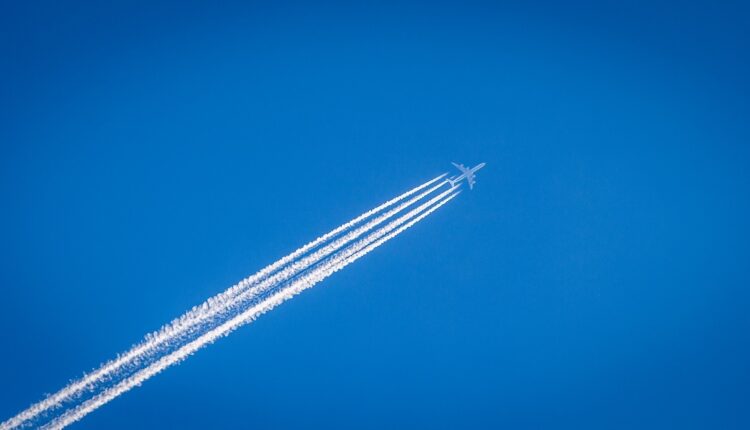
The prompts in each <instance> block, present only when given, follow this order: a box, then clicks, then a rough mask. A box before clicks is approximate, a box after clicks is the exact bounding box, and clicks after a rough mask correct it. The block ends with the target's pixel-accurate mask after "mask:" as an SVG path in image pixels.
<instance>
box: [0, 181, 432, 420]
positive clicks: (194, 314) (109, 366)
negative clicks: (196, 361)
mask: <svg viewBox="0 0 750 430" xmlns="http://www.w3.org/2000/svg"><path fill="white" fill-rule="evenodd" d="M444 177H445V174H442V175H440V176H438V177H436V178H434V179H432V180H430V181H428V182H425V183H424V184H422V185H419V186H417V187H415V188H413V189H411V190H409V191H407V192H405V193H403V194H401V195H399V196H398V197H396V198H394V199H391V200H389V201H387V202H385V203H383V204H381V205H380V206H378V207H376V208H374V209H372V210H369V211H367V212H365V213H363V214H362V215H360V216H358V217H356V218H354V219H352V220H351V221H348V222H346V223H344V224H342V225H340V226H339V227H337V228H335V229H333V230H331V231H330V232H328V233H326V234H324V235H323V236H320V237H319V238H317V239H315V240H314V241H312V242H310V243H308V244H306V245H304V246H302V247H301V248H299V249H297V250H295V251H294V252H292V253H291V254H288V255H287V256H285V257H283V258H281V259H279V260H277V261H276V262H274V263H272V264H270V265H268V266H266V267H265V268H263V269H261V270H260V271H258V272H257V273H255V274H254V275H252V276H249V277H248V278H245V279H244V280H242V281H240V282H239V283H237V284H236V285H234V286H232V287H230V288H229V289H227V290H226V291H224V292H223V293H220V294H218V295H216V296H214V297H212V298H210V299H208V300H207V301H206V302H205V303H203V304H202V305H198V306H195V307H193V308H192V309H191V310H190V311H188V312H187V313H185V314H184V315H182V316H181V317H179V318H177V319H175V320H173V321H172V322H170V323H168V324H167V325H165V326H164V327H162V328H161V329H160V330H159V331H157V332H154V333H150V334H148V335H147V336H146V338H145V340H144V341H143V342H141V343H139V344H137V345H135V346H134V347H133V348H131V349H130V350H128V351H127V352H125V353H124V354H121V355H118V357H117V358H115V359H114V360H111V361H109V362H107V363H105V364H103V365H102V366H100V367H99V368H98V369H96V370H95V371H93V372H91V373H89V374H87V375H85V376H84V377H83V378H81V379H79V380H77V381H73V382H72V383H70V384H69V385H68V386H66V387H65V388H63V389H62V390H60V391H58V392H57V393H54V394H52V395H50V396H48V397H47V398H46V399H44V400H43V401H41V402H38V403H36V404H34V405H32V406H30V407H29V408H27V409H26V410H24V411H23V412H21V413H19V414H18V415H16V416H15V417H13V418H11V419H9V420H7V421H5V422H3V423H2V424H0V430H10V429H13V428H16V427H18V426H19V425H21V424H23V423H24V422H26V421H29V420H32V419H34V418H36V417H38V416H39V415H41V414H44V413H46V412H47V411H50V410H52V409H56V408H59V407H61V406H62V404H63V403H65V402H66V401H70V400H73V399H75V398H77V397H79V396H80V395H81V394H82V393H84V392H85V391H87V390H90V389H93V388H94V387H95V386H96V384H99V383H102V382H106V381H108V380H109V379H111V378H112V377H113V376H114V375H116V374H117V372H119V371H121V370H123V369H125V368H127V367H129V366H133V365H135V364H137V363H138V362H139V361H140V359H142V358H144V357H147V356H149V355H151V354H153V353H154V352H156V351H157V350H158V349H159V348H160V347H164V346H165V345H166V346H169V344H170V343H171V342H173V341H175V340H178V339H179V338H178V336H180V335H181V334H185V332H186V331H188V330H189V329H191V328H192V327H194V326H195V325H196V324H200V323H201V322H204V321H205V320H206V319H209V318H211V317H214V316H216V315H217V314H219V313H221V312H224V311H226V310H227V309H229V308H230V307H231V306H233V304H235V303H236V300H235V298H236V297H237V296H238V295H239V296H241V297H242V298H243V299H245V300H247V299H248V298H252V297H253V296H254V295H257V294H258V293H260V292H262V291H264V290H265V289H268V288H269V287H270V286H272V284H273V283H272V282H266V281H267V279H266V278H268V277H269V275H270V274H272V273H273V272H275V271H277V270H278V269H279V268H281V267H283V266H285V265H287V264H289V263H290V262H292V261H294V260H296V259H297V258H299V257H300V256H302V255H304V254H305V253H307V252H309V251H310V250H312V249H315V248H316V247H317V246H319V245H321V244H323V243H325V242H326V241H328V240H330V239H331V238H334V237H336V235H338V234H340V233H342V232H344V231H346V230H348V229H351V228H352V227H354V226H356V225H357V224H359V223H361V222H362V221H364V220H366V219H367V218H369V217H371V216H373V215H375V214H377V213H379V212H382V211H383V210H385V209H387V208H389V207H391V206H393V205H395V204H396V203H398V202H400V201H402V200H404V199H406V198H408V197H410V196H412V195H414V194H416V193H418V192H419V191H421V190H423V189H425V188H427V187H429V186H430V185H432V184H434V183H436V182H437V181H439V180H440V179H442V178H444ZM444 184H445V182H442V183H440V184H439V185H437V186H434V187H432V188H431V189H430V190H428V191H427V192H423V193H421V194H420V195H419V196H418V197H416V198H413V199H411V200H409V201H408V202H407V203H404V204H401V205H400V206H398V207H397V208H396V209H394V210H391V211H389V212H388V213H387V214H386V215H383V216H380V217H378V218H376V219H374V220H372V221H370V222H368V223H367V224H366V225H365V227H367V228H365V227H360V228H358V229H357V230H356V231H357V232H358V234H351V233H350V234H347V235H346V236H344V237H342V238H340V239H339V240H337V241H336V242H335V243H337V246H335V247H332V246H330V245H329V246H328V247H325V248H324V249H325V250H327V252H326V253H324V252H321V251H322V250H319V251H317V252H316V253H314V255H316V256H317V259H307V260H305V261H306V262H307V265H304V264H298V263H294V264H293V265H292V266H294V270H291V268H286V269H284V270H282V271H281V272H283V274H282V275H279V274H277V275H279V276H277V275H274V276H275V277H272V278H273V279H274V282H280V281H283V280H286V279H289V278H290V277H291V276H294V275H295V274H296V273H299V271H301V270H304V269H306V268H307V267H309V265H310V264H314V263H315V262H316V261H318V260H320V259H322V258H324V257H325V255H326V254H327V253H330V252H333V251H335V250H336V249H338V248H340V247H342V246H344V245H345V244H346V243H347V242H348V241H351V240H354V239H356V238H357V237H358V236H359V235H361V234H364V233H365V232H367V231H368V230H369V229H371V228H373V227H374V226H376V225H378V224H380V223H382V222H384V221H385V220H387V219H388V218H390V217H391V216H393V215H394V214H395V213H397V212H399V211H401V210H403V209H404V208H406V207H408V206H409V205H411V204H413V203H414V202H416V201H418V200H419V199H421V198H423V197H424V196H425V195H429V194H430V193H431V192H432V191H434V190H435V189H437V188H439V187H440V186H442V185H444ZM376 221H377V222H376ZM368 226H369V227H368ZM343 239H347V240H343ZM264 279H266V281H263V280H264ZM260 281H263V282H261V285H259V286H256V284H258V283H259V282H260ZM251 287H254V288H251ZM248 289H250V291H249V292H248V291H247V290H248Z"/></svg>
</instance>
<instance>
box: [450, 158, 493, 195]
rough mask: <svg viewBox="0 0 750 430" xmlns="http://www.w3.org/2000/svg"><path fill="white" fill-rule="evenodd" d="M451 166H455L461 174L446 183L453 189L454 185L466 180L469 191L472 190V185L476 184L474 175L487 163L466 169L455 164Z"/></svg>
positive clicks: (461, 165)
mask: <svg viewBox="0 0 750 430" xmlns="http://www.w3.org/2000/svg"><path fill="white" fill-rule="evenodd" d="M452 164H453V165H454V166H456V167H457V168H458V170H460V171H461V174H460V175H458V176H454V177H452V178H449V179H448V182H449V183H450V184H451V187H455V186H456V184H458V183H459V182H461V181H462V180H464V179H466V182H468V183H469V189H470V190H471V189H473V188H474V184H475V183H476V178H475V176H476V175H475V174H476V173H477V171H478V170H479V169H481V168H482V167H484V165H485V164H487V163H479V164H477V165H476V166H474V167H466V166H464V165H463V164H456V163H452Z"/></svg>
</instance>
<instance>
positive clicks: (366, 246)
mask: <svg viewBox="0 0 750 430" xmlns="http://www.w3.org/2000/svg"><path fill="white" fill-rule="evenodd" d="M453 191H454V190H453V189H450V190H448V191H445V192H443V193H442V194H440V195H438V196H437V197H435V198H433V199H432V200H430V201H429V202H427V203H425V204H423V205H421V206H420V207H418V208H416V209H414V210H412V211H411V212H409V213H407V214H406V215H404V216H402V217H400V218H399V219H397V220H395V221H392V222H391V223H389V224H388V225H387V226H385V227H382V228H381V229H379V230H377V231H376V232H375V233H372V234H370V235H369V236H367V237H366V238H365V239H362V240H360V241H358V242H356V243H355V244H353V245H351V246H349V247H348V248H346V249H344V250H342V251H339V252H338V253H336V254H335V256H334V257H332V258H331V259H330V260H328V261H326V262H325V263H323V264H322V265H320V266H319V267H316V268H315V269H313V270H312V271H310V272H309V273H307V274H304V275H302V276H300V277H299V278H297V279H295V280H294V282H292V283H291V284H290V285H289V286H287V287H286V288H283V289H281V290H280V291H278V292H276V293H274V294H272V295H271V296H269V297H267V298H265V299H264V300H262V301H261V302H259V303H257V304H255V305H254V306H252V307H250V308H248V309H246V310H245V311H243V312H242V313H240V314H238V315H236V316H235V317H233V318H232V319H230V320H228V321H226V322H225V323H223V324H222V325H220V326H218V327H216V328H214V329H212V330H209V331H208V332H206V333H204V334H203V335H201V336H200V337H198V338H197V339H195V340H193V341H191V342H190V343H188V344H186V345H184V346H183V347H181V348H179V349H177V350H176V351H174V352H172V353H171V354H169V355H167V356H164V357H162V358H161V359H159V360H158V361H156V362H154V363H153V364H151V365H149V366H148V367H146V368H144V369H142V370H140V371H138V372H136V373H135V374H133V375H131V376H130V377H128V378H126V379H124V380H123V381H121V382H120V383H118V384H116V385H115V386H113V387H110V388H108V389H107V390H105V391H103V392H102V393H100V394H99V395H96V396H94V397H92V398H91V399H89V400H87V401H85V402H83V403H82V404H81V405H79V406H78V407H76V408H75V409H72V410H69V411H67V412H65V413H64V414H62V415H60V416H59V417H58V418H56V419H55V420H53V421H51V422H50V423H48V424H47V425H45V426H43V427H42V428H44V429H48V430H56V429H62V428H64V427H66V426H68V425H70V424H72V423H74V422H76V421H78V420H80V419H81V418H83V417H84V416H86V415H88V414H89V413H91V412H93V411H94V410H96V409H97V408H99V407H101V406H103V405H104V404H106V403H108V402H110V401H111V400H113V399H114V398H116V397H117V396H119V395H121V394H123V393H125V392H127V391H129V390H130V389H132V388H134V387H136V386H138V385H140V384H142V383H143V382H144V381H146V380H147V379H149V378H151V377H152V376H154V375H156V374H158V373H159V372H161V371H163V370H164V369H166V368H167V367H169V366H171V365H173V364H176V363H179V362H180V361H182V360H184V359H185V358H187V357H188V356H190V355H191V354H193V353H195V352H196V351H198V350H199V349H200V348H202V347H203V346H205V345H207V344H209V343H213V342H214V341H216V340H217V339H219V338H220V337H223V336H226V335H228V334H229V333H231V332H232V331H234V330H236V329H237V328H238V327H240V326H242V325H244V324H247V323H250V322H252V321H254V320H255V319H257V318H258V317H259V316H260V315H262V314H263V313H265V312H268V311H269V310H271V309H273V308H274V307H276V306H278V305H280V304H281V303H283V302H284V301H286V300H288V299H290V298H292V297H294V296H295V295H297V294H299V293H300V292H301V291H303V290H305V289H308V288H311V287H313V286H314V285H315V284H317V283H318V282H320V281H322V280H323V279H325V278H327V277H328V276H330V275H331V274H333V273H335V272H337V271H339V270H341V269H343V268H344V267H346V266H347V265H349V264H351V263H352V262H354V261H356V260H357V259H359V258H361V257H363V256H364V255H366V254H367V253H369V252H370V251H372V250H373V249H375V248H377V247H378V246H380V245H381V244H383V243H385V242H386V241H388V240H390V239H392V238H393V237H395V236H397V235H398V234H400V233H401V232H403V231H404V230H406V229H408V228H409V227H411V226H412V225H414V224H416V223H417V222H419V221H421V220H422V219H424V218H425V217H427V216H428V215H430V214H431V213H432V212H434V211H435V210H437V209H438V208H440V207H441V206H443V205H444V204H446V203H448V202H449V201H450V200H451V199H453V198H454V197H456V196H457V195H458V194H459V192H460V191H456V192H453ZM448 194H450V195H448ZM446 196H447V197H446ZM430 206H431V207H430ZM425 208H429V209H427V210H424V209H425ZM422 211H424V212H422ZM420 212H422V213H420ZM412 218H413V219H412Z"/></svg>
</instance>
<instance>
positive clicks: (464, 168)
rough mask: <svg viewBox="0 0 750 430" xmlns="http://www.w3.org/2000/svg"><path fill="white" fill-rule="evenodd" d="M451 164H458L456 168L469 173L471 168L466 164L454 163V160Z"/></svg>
mask: <svg viewBox="0 0 750 430" xmlns="http://www.w3.org/2000/svg"><path fill="white" fill-rule="evenodd" d="M451 164H453V165H454V166H456V168H457V169H458V170H460V171H461V173H468V172H469V169H467V168H466V166H464V165H463V164H456V163H453V162H451Z"/></svg>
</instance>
